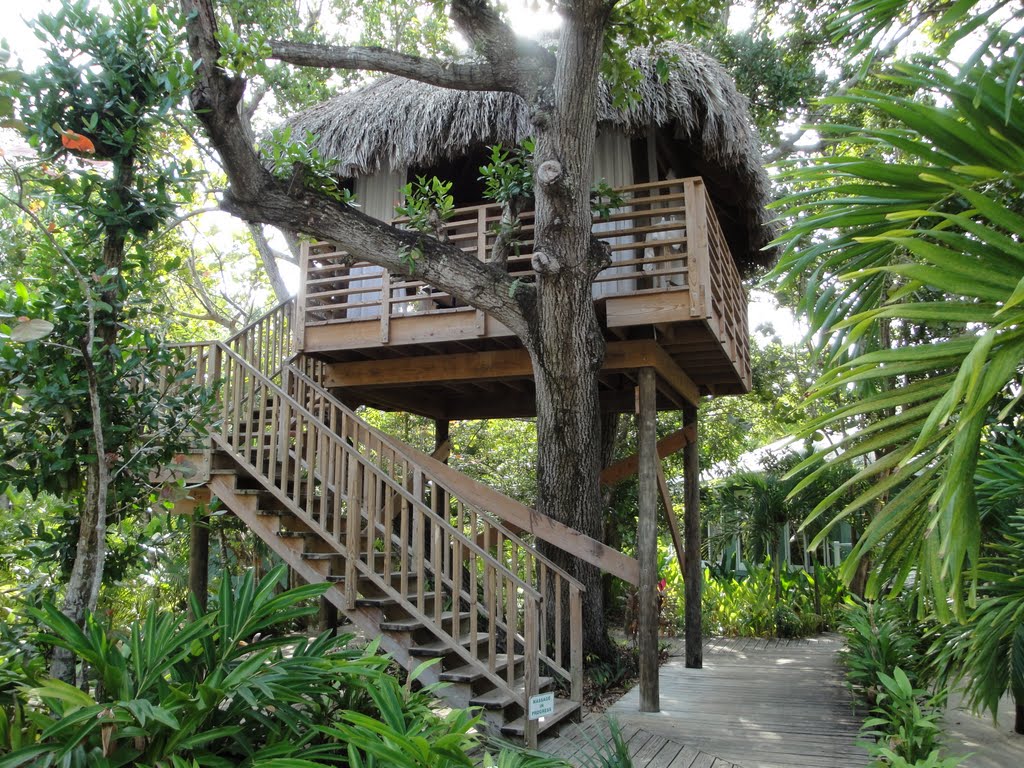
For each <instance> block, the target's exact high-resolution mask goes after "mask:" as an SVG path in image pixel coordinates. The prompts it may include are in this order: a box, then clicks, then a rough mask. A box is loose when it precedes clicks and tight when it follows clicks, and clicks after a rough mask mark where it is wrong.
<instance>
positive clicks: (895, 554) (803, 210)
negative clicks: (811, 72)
mask: <svg viewBox="0 0 1024 768" xmlns="http://www.w3.org/2000/svg"><path fill="white" fill-rule="evenodd" d="M891 79H892V80H893V81H894V82H896V83H897V84H898V85H899V86H901V87H903V88H906V89H908V90H910V91H912V92H913V91H916V92H917V93H918V94H925V93H927V94H929V95H931V94H935V95H937V97H938V99H937V101H938V103H940V104H943V103H944V104H947V105H948V106H936V105H935V100H933V99H931V98H928V99H923V98H921V96H914V97H904V98H894V97H892V96H890V95H885V94H881V93H874V92H859V93H856V94H854V95H852V96H849V97H847V98H845V99H843V100H842V101H843V102H845V103H849V104H852V105H855V106H857V107H862V108H868V109H870V110H873V111H875V112H876V113H879V114H881V115H884V116H885V117H886V118H887V119H888V120H889V121H895V122H896V124H897V127H896V128H893V129H866V130H861V131H860V132H859V133H858V134H857V135H850V134H847V133H843V132H842V131H841V130H839V129H837V130H836V132H837V133H838V134H839V135H840V136H842V137H843V139H844V140H845V141H847V142H848V143H849V144H851V145H853V146H855V147H858V148H867V149H868V150H869V152H868V154H867V155H865V156H859V157H850V156H842V155H840V156H838V157H834V158H824V159H822V160H820V161H817V162H815V163H812V164H811V165H809V166H805V167H800V168H793V169H791V170H790V171H788V172H787V180H788V181H791V182H793V183H796V184H797V185H800V186H801V187H803V188H802V189H801V190H800V191H798V192H796V193H794V194H793V195H791V196H790V197H789V198H787V199H786V200H784V201H783V202H782V205H783V206H787V211H786V212H787V214H789V215H800V216H801V217H800V218H799V219H797V221H796V222H795V224H794V225H793V226H792V227H791V229H790V231H789V232H788V233H787V234H786V235H785V239H784V240H780V244H781V245H782V246H783V247H784V254H783V257H782V260H781V262H780V264H779V266H778V267H777V268H776V271H775V272H774V273H773V276H774V277H776V278H778V279H779V280H781V281H782V283H783V284H784V285H795V284H796V283H797V282H798V281H800V282H804V283H805V285H806V289H805V291H804V296H803V299H802V307H803V308H804V310H805V311H806V312H807V313H808V315H809V317H810V320H811V324H812V332H817V333H819V334H820V336H819V338H820V340H821V345H822V349H823V351H824V353H825V354H826V355H827V359H828V361H829V366H830V370H829V371H828V372H827V373H826V374H825V375H824V376H823V377H822V379H821V380H820V381H819V383H818V385H817V386H816V388H815V391H814V396H815V397H816V398H822V397H824V396H825V395H827V394H829V393H834V392H845V393H848V394H851V395H853V396H854V398H853V401H852V402H851V404H850V405H849V406H846V407H844V408H840V409H838V410H831V411H826V412H824V413H823V415H821V416H820V417H818V418H816V419H814V420H812V421H810V422H808V423H807V424H806V425H805V427H804V428H803V429H802V430H801V434H803V435H810V434H813V433H815V432H819V431H825V432H829V433H833V434H835V433H838V434H841V435H843V436H842V437H841V441H840V442H839V444H838V445H837V446H836V447H835V453H832V454H831V455H829V456H826V455H825V454H819V455H817V456H815V457H812V458H810V459H808V460H807V461H806V462H805V463H804V464H803V465H802V466H801V467H800V468H798V469H799V470H800V471H803V470H811V474H810V475H808V480H807V481H809V480H810V479H812V478H813V477H814V476H815V474H816V473H820V472H821V471H822V468H823V466H824V462H825V461H826V459H828V460H829V461H840V462H849V463H852V464H854V465H855V466H862V467H863V468H862V469H860V470H859V472H858V475H857V477H858V478H861V479H863V480H869V479H870V480H871V481H872V482H873V487H871V488H870V489H869V490H867V491H865V492H864V493H862V494H860V495H859V496H858V497H857V498H855V499H854V500H853V501H850V502H848V503H846V504H845V505H843V506H841V507H839V508H838V509H835V508H833V507H832V505H833V504H835V503H836V502H837V501H838V498H839V497H838V496H836V495H835V494H832V495H830V496H828V497H826V498H825V499H824V500H822V502H821V503H820V504H819V505H818V506H817V507H816V508H815V509H814V510H813V511H812V512H811V514H810V516H809V518H808V520H813V519H815V518H817V517H818V516H820V515H824V514H829V515H830V516H831V518H832V521H833V523H834V522H835V521H836V520H838V519H841V518H842V517H844V516H846V515H849V514H851V513H852V512H854V511H856V510H860V509H866V510H871V511H872V513H873V517H872V520H871V522H870V523H869V524H868V526H867V528H866V530H865V532H864V536H863V537H862V539H861V541H860V542H858V544H857V545H856V546H855V547H854V550H853V553H852V556H851V559H850V560H848V561H847V564H846V570H845V573H846V574H847V576H848V577H849V576H852V574H853V572H854V569H855V568H856V566H857V563H858V562H859V560H860V559H861V558H863V557H865V556H866V555H867V554H868V553H871V557H872V559H873V561H874V562H875V563H877V566H878V569H877V572H876V573H875V577H874V578H873V579H872V581H871V582H870V585H871V587H872V589H874V590H875V591H876V592H877V591H878V590H879V589H880V588H881V585H882V584H885V583H892V582H895V584H896V585H897V586H899V585H900V584H902V583H903V580H904V579H905V578H906V577H907V576H908V574H909V573H911V572H912V571H914V570H916V571H917V579H916V583H917V585H918V586H919V587H921V588H923V589H926V590H929V591H930V592H931V593H932V595H933V597H934V602H935V605H936V610H938V611H939V613H940V615H943V614H944V613H945V612H946V610H947V609H946V605H947V598H952V600H953V606H954V609H955V610H956V611H957V612H959V613H960V614H961V615H963V612H964V610H965V600H966V592H965V590H964V576H965V574H967V575H968V577H971V576H972V574H973V569H974V568H975V567H976V566H977V561H978V554H979V546H980V537H979V528H980V526H979V518H978V511H977V503H976V500H975V496H974V483H973V476H974V467H975V464H976V457H977V454H978V450H979V445H980V443H981V441H982V440H983V435H984V430H985V426H986V424H990V423H993V422H997V421H999V420H1000V419H1001V418H1005V416H1004V415H1001V412H1002V410H1003V406H1004V405H1005V403H1006V401H1007V400H1008V399H1009V398H1010V397H1012V392H1013V390H1014V388H1015V387H1017V386H1018V384H1017V382H1018V377H1019V369H1020V366H1021V364H1022V361H1024V334H1022V331H1021V330H1020V329H1021V328H1022V327H1024V311H1022V306H1024V288H1021V287H1020V286H1021V285H1024V283H1022V280H1024V249H1022V246H1021V244H1020V242H1019V234H1020V232H1022V231H1024V217H1022V216H1021V215H1020V214H1019V213H1018V212H1017V210H1016V206H1015V202H1014V201H1015V200H1017V199H1018V198H1019V193H1020V191H1021V189H1022V188H1024V135H1021V134H1019V132H1017V131H1016V130H1006V129H1005V126H1004V123H1003V104H1002V99H1001V98H999V97H1000V95H1001V93H1002V90H1003V87H1004V84H1002V83H999V82H997V81H995V80H994V79H993V78H992V77H991V75H990V73H987V72H984V71H974V72H971V73H963V75H962V77H960V78H958V77H956V76H954V75H952V74H949V73H948V72H947V71H946V70H945V69H943V68H941V67H939V66H934V67H929V66H910V65H904V66H901V67H900V68H899V69H898V71H897V72H896V73H895V74H893V75H892V76H891ZM975 83H980V85H976V84H975ZM1022 97H1024V94H1022V89H1021V88H1020V87H1019V86H1018V87H1016V88H1015V89H1014V98H1013V101H1012V105H1011V106H1012V108H1013V110H1018V109H1020V108H1021V107H1022V106H1024V105H1022V104H1021V101H1022ZM994 169H1000V170H999V171H995V170H994ZM805 482H806V481H805ZM819 538H820V536H819Z"/></svg>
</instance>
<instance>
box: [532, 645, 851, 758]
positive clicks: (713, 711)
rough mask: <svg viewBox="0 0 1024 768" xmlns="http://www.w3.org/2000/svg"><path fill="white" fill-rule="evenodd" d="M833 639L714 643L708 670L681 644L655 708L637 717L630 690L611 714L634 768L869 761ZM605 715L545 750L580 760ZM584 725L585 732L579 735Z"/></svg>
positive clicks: (663, 676)
mask: <svg viewBox="0 0 1024 768" xmlns="http://www.w3.org/2000/svg"><path fill="white" fill-rule="evenodd" d="M841 645H842V639H841V638H840V637H839V636H838V635H825V636H821V637H817V638H809V639H806V640H758V639H712V640H708V641H706V643H705V649H704V669H700V670H696V669H686V667H685V665H684V663H683V658H682V656H681V653H682V648H681V646H680V647H679V650H678V651H677V653H678V655H673V657H672V658H670V659H669V661H668V662H667V663H666V664H664V665H663V666H662V667H661V671H660V677H659V679H660V686H661V711H660V712H657V713H641V712H639V711H638V704H639V690H638V689H637V688H634V689H633V690H631V691H630V692H629V693H627V694H626V695H625V696H623V697H622V698H621V699H620V700H619V701H618V702H616V703H615V704H614V705H613V706H612V707H611V708H610V709H609V710H608V713H607V714H608V715H609V716H611V717H614V718H615V719H616V720H617V721H618V723H619V725H620V726H621V728H622V731H623V735H624V736H625V737H626V738H627V739H628V740H629V747H630V753H631V754H632V755H633V762H634V766H635V768H655V767H657V768H731V766H742V768H804V767H805V766H806V768H840V767H842V768H849V767H850V766H862V765H864V764H865V763H866V762H867V756H866V754H865V753H864V751H863V750H861V749H859V748H858V747H857V746H856V741H857V729H858V728H859V726H860V720H859V719H858V718H857V716H856V715H855V714H854V713H853V711H852V708H851V703H850V694H849V692H848V691H847V689H846V688H845V686H844V685H843V682H842V671H841V670H840V668H839V666H838V663H837V661H836V651H838V650H839V648H840V647H841ZM602 727H605V728H606V726H604V725H603V718H597V717H595V718H589V717H588V718H587V719H586V720H585V721H584V723H583V724H582V725H581V726H579V727H578V726H570V727H568V728H565V729H563V730H562V734H561V736H560V737H559V738H557V739H554V740H551V741H548V742H546V743H542V744H541V749H543V750H545V751H547V752H551V753H553V754H557V755H560V756H562V757H565V758H567V759H569V760H570V761H572V762H573V763H574V764H579V763H580V762H582V761H584V760H585V758H586V755H587V754H588V753H591V752H592V751H593V749H594V744H596V743H600V741H601V739H600V735H598V736H596V737H595V736H594V735H591V736H589V737H588V736H587V735H586V734H587V733H591V734H593V733H594V732H595V729H600V728H602ZM580 728H582V729H583V732H582V733H581V731H580Z"/></svg>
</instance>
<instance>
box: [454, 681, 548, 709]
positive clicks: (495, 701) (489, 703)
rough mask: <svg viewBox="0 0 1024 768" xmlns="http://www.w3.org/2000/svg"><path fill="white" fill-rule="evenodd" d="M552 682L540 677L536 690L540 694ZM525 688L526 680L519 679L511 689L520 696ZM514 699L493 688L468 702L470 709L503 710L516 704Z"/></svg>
mask: <svg viewBox="0 0 1024 768" xmlns="http://www.w3.org/2000/svg"><path fill="white" fill-rule="evenodd" d="M553 681H554V678H552V677H541V678H538V680H537V682H538V690H540V691H541V692H542V693H543V692H544V691H545V690H546V689H548V688H549V687H550V686H551V683H552V682H553ZM525 686H526V679H525V678H522V677H519V678H516V681H515V682H514V683H513V684H512V689H513V690H514V691H516V692H517V693H519V694H522V692H523V688H524V687H525ZM516 701H517V700H516V698H515V697H513V696H512V695H511V694H508V693H506V692H505V691H502V690H501V689H499V688H494V689H492V690H490V691H487V693H481V694H478V695H476V696H474V697H473V698H472V699H470V700H469V705H470V706H471V707H483V708H484V709H505V707H510V706H512V705H513V704H515V703H516Z"/></svg>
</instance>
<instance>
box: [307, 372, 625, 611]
mask: <svg viewBox="0 0 1024 768" xmlns="http://www.w3.org/2000/svg"><path fill="white" fill-rule="evenodd" d="M287 365H288V368H289V375H290V376H291V375H295V376H298V377H299V378H301V379H302V381H303V383H305V384H306V386H309V387H311V388H312V389H313V390H314V391H315V392H316V393H317V395H318V396H320V397H322V398H323V399H325V400H326V401H328V402H329V403H330V404H331V405H332V406H333V407H335V408H337V409H338V410H340V411H341V412H343V413H344V414H345V415H346V416H347V417H348V418H349V419H351V420H353V421H355V422H357V423H359V425H360V426H361V427H363V428H364V429H366V430H368V431H369V432H371V433H372V434H373V435H374V436H375V437H376V438H377V439H379V440H380V441H381V442H383V443H385V444H386V445H387V446H388V447H389V448H391V449H392V450H394V451H395V452H397V453H400V454H402V455H403V456H405V457H406V458H407V459H408V460H409V461H411V462H412V463H414V464H417V465H418V466H421V467H423V468H424V469H426V470H428V472H427V474H428V475H430V476H432V479H435V480H436V481H437V482H440V483H441V484H443V485H444V486H446V487H448V488H450V489H452V490H454V491H456V492H457V495H459V496H460V497H461V498H464V499H466V500H467V501H469V502H471V503H472V504H473V505H474V506H476V507H478V508H479V509H481V510H486V511H488V512H489V514H490V515H491V516H492V517H495V518H497V519H499V520H501V521H502V522H503V523H506V524H508V526H511V528H513V529H517V530H518V531H519V532H522V531H528V532H529V533H531V534H533V535H534V536H536V537H537V538H538V539H541V540H542V541H545V542H547V543H548V544H551V545H553V546H555V547H558V548H559V549H561V550H562V551H564V552H566V553H568V554H571V555H573V556H575V557H579V558H581V559H584V560H587V562H590V563H591V564H593V565H596V566H597V567H599V568H601V569H602V570H604V571H606V572H608V573H611V574H612V575H614V576H617V577H618V578H620V579H622V580H623V581H626V582H627V583H629V584H634V585H636V584H638V583H639V581H640V568H639V564H638V563H637V561H636V559H635V558H631V557H629V556H628V555H625V554H623V553H622V552H619V551H618V550H616V549H614V548H612V547H609V546H608V545H607V544H604V543H603V542H600V541H598V540H597V539H594V538H592V537H590V536H587V535H586V534H584V533H581V532H580V531H577V530H576V529H575V528H572V527H570V526H568V525H565V524H564V523H560V522H558V521H557V520H554V519H553V518H550V517H548V516H547V515H543V514H541V513H539V512H537V511H536V510H535V509H531V508H530V507H528V506H526V505H525V504H523V503H522V502H520V501H516V500H515V499H512V498H510V497H508V496H506V495H505V494H503V493H501V492H500V491H497V490H495V489H494V488H491V487H490V486H487V485H485V484H483V483H481V482H479V481H477V480H474V479H473V478H471V477H468V476H466V475H464V474H463V473H461V472H459V471H458V470H455V469H452V468H451V467H450V466H448V465H447V464H445V463H444V462H441V461H438V460H437V459H435V458H434V457H433V456H430V455H428V454H426V453H423V452H422V451H419V450H417V449H416V448H414V447H413V446H411V445H409V444H408V443H405V442H403V441H401V440H398V439H397V438H395V437H393V436H391V435H389V434H388V433H386V432H383V431H381V430H379V429H377V428H376V427H374V426H373V425H372V424H369V423H367V422H366V421H365V420H364V419H362V418H360V417H359V415H358V414H356V413H355V412H354V411H353V410H352V409H351V408H349V407H348V406H346V405H345V404H344V403H343V402H341V401H340V400H339V399H338V398H336V397H335V396H334V395H332V394H331V393H330V391H329V390H328V389H326V388H325V387H324V386H323V385H321V384H320V383H318V382H317V381H316V380H315V379H314V378H312V377H311V376H309V375H308V374H307V373H306V372H305V371H303V370H302V369H301V368H299V367H298V366H296V365H294V364H292V363H288V364H287ZM510 512H514V513H515V515H514V519H513V515H512V514H510ZM502 527H503V528H504V531H505V532H506V535H508V536H509V537H510V538H514V539H515V540H517V541H519V542H520V543H522V544H523V545H524V546H530V545H529V544H527V543H526V542H523V541H522V540H521V539H519V538H518V537H516V535H515V531H514V530H511V529H510V528H509V527H506V526H502ZM566 544H569V545H570V546H568V547H567V546H566ZM531 549H534V551H535V548H533V547H531ZM537 554H538V556H540V557H543V556H542V555H540V553H539V552H538V553H537ZM595 560H596V561H597V562H595ZM544 561H545V564H546V565H547V566H548V567H549V568H551V569H552V570H554V571H556V572H557V573H559V575H561V576H563V577H564V578H566V579H568V580H569V581H570V583H572V584H573V585H574V586H578V587H579V588H580V589H581V590H583V591H586V587H585V586H584V585H583V584H582V583H580V582H579V581H578V580H577V579H575V578H574V577H573V576H572V575H571V574H569V573H568V572H566V571H565V570H564V569H563V568H560V567H559V566H558V565H557V564H555V563H553V562H551V561H550V560H549V559H547V558H544Z"/></svg>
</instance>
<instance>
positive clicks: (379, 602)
mask: <svg viewBox="0 0 1024 768" xmlns="http://www.w3.org/2000/svg"><path fill="white" fill-rule="evenodd" d="M405 599H406V600H407V601H408V602H410V603H414V604H415V602H416V601H417V600H418V599H419V598H418V597H417V596H416V595H408V596H407V597H406V598H405ZM423 599H424V600H425V601H426V600H433V599H434V593H433V592H424V593H423ZM356 605H357V606H359V607H360V608H389V607H391V606H395V605H401V602H400V601H399V600H398V598H397V597H386V596H383V595H382V596H380V597H357V598H356Z"/></svg>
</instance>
